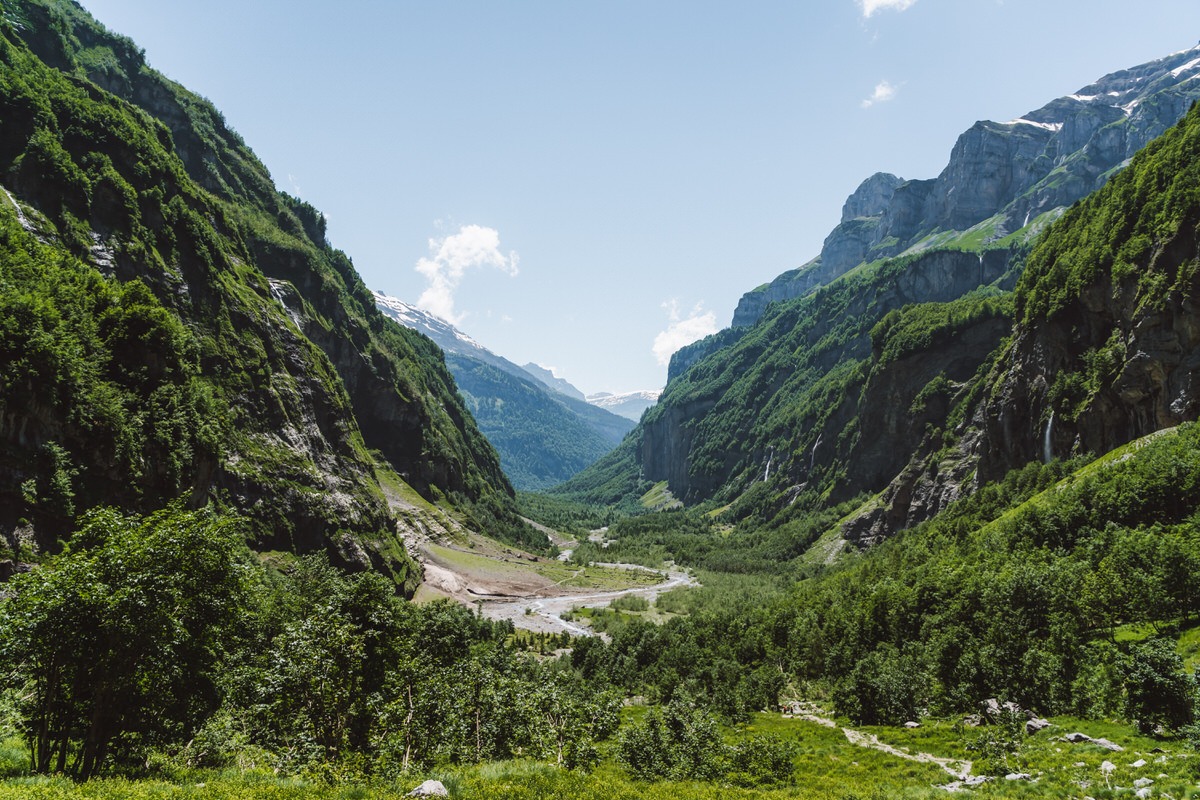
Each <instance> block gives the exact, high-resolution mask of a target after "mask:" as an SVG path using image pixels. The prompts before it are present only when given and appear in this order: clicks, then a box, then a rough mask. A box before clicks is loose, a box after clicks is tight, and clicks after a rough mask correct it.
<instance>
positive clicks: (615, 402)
mask: <svg viewBox="0 0 1200 800" xmlns="http://www.w3.org/2000/svg"><path fill="white" fill-rule="evenodd" d="M660 394H662V392H661V391H651V390H643V391H640V392H622V393H620V394H613V393H612V392H598V393H597V394H589V395H588V396H587V401H588V402H589V403H591V404H592V405H594V406H599V407H600V408H604V409H607V410H609V411H611V412H612V413H614V414H619V415H621V416H622V417H626V418H628V419H631V420H633V421H634V422H637V421H638V420H639V419H641V418H642V412H643V411H645V410H646V409H647V408H650V406H652V405H654V404H655V403H657V402H658V396H659V395H660Z"/></svg>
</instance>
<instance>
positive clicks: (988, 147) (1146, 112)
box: [733, 47, 1200, 326]
mask: <svg viewBox="0 0 1200 800" xmlns="http://www.w3.org/2000/svg"><path fill="white" fill-rule="evenodd" d="M1197 76H1200V47H1197V48H1193V49H1191V50H1186V51H1183V52H1180V53H1175V54H1173V55H1171V56H1168V57H1167V58H1163V59H1159V60H1157V61H1153V62H1150V63H1148V64H1143V65H1141V66H1138V67H1134V68H1132V69H1127V70H1122V71H1120V72H1115V73H1112V74H1110V75H1106V76H1104V77H1103V78H1101V79H1100V80H1098V81H1096V82H1095V83H1093V84H1091V85H1089V86H1086V87H1084V88H1082V89H1080V90H1079V91H1078V92H1076V93H1075V94H1072V95H1067V96H1066V97H1060V98H1058V99H1057V100H1054V101H1052V102H1050V103H1048V104H1046V105H1045V106H1043V107H1041V108H1039V109H1037V110H1036V111H1032V112H1030V113H1028V114H1025V115H1024V116H1022V117H1020V118H1018V119H1015V120H1012V121H1009V122H987V121H984V122H977V123H975V125H973V126H972V127H971V128H970V129H969V130H967V131H966V132H965V133H963V134H962V135H961V136H960V137H959V139H958V141H957V142H956V144H955V146H954V149H953V151H952V152H951V154H950V160H949V162H948V163H947V165H946V167H945V169H944V170H942V173H941V174H940V175H938V177H937V178H935V179H932V180H916V181H907V182H905V181H901V180H900V179H899V178H896V177H895V176H893V175H886V174H877V175H873V176H871V177H870V178H868V179H867V180H866V181H864V182H863V184H862V185H861V186H860V187H859V188H858V189H857V190H856V191H855V192H854V194H852V195H851V197H850V198H849V199H848V200H847V201H846V205H845V207H844V208H843V213H842V219H841V222H840V223H839V224H838V226H837V227H836V228H835V229H834V230H833V231H832V232H831V233H830V234H829V236H828V237H827V238H826V239H825V243H824V245H823V246H822V248H821V253H820V255H819V256H818V257H817V258H816V259H814V260H813V261H811V262H809V263H808V264H805V265H804V266H803V267H801V268H799V269H796V270H792V271H790V272H786V273H784V274H782V275H780V276H779V277H778V278H776V279H775V280H774V281H772V282H770V283H768V284H766V285H765V286H763V287H759V288H758V289H755V290H754V291H752V292H748V293H747V294H746V295H744V296H743V297H742V299H741V301H740V302H739V303H738V307H737V310H736V311H735V312H734V319H733V324H734V326H745V325H750V324H752V323H753V322H754V320H756V319H758V317H759V316H760V315H761V314H762V312H763V310H764V309H765V308H766V306H767V305H768V304H770V303H772V302H780V301H783V300H787V299H789V298H792V297H799V296H801V295H803V294H805V293H807V292H810V291H812V289H813V288H814V287H816V286H819V285H823V284H826V283H828V282H829V281H830V280H833V279H834V278H836V277H837V276H838V275H841V274H843V273H845V272H846V271H847V270H850V269H852V268H853V267H855V266H857V265H858V264H861V263H863V262H864V261H873V260H876V259H879V258H885V257H890V256H895V255H898V254H900V253H904V252H907V251H909V250H911V249H913V248H920V247H925V246H929V245H931V244H933V245H944V244H947V243H949V242H950V241H952V240H954V239H955V238H956V237H957V238H960V239H962V240H964V241H971V242H980V243H986V242H987V241H989V240H994V239H998V238H1001V237H1003V236H1005V235H1007V234H1010V233H1012V232H1015V231H1017V230H1019V229H1022V228H1024V227H1025V226H1027V225H1029V224H1030V223H1031V222H1034V221H1036V220H1037V219H1038V217H1040V216H1041V215H1042V214H1045V213H1047V212H1050V211H1052V210H1055V209H1062V208H1064V207H1067V206H1070V205H1071V204H1072V203H1074V202H1076V201H1077V200H1079V199H1080V198H1083V197H1085V196H1087V195H1088V194H1090V193H1091V192H1093V191H1095V190H1096V189H1097V188H1099V187H1100V186H1101V185H1103V183H1104V182H1105V181H1106V180H1107V179H1108V178H1109V177H1110V176H1111V175H1112V174H1113V173H1114V172H1115V171H1117V170H1119V169H1120V168H1122V167H1123V166H1124V165H1125V164H1126V163H1127V161H1128V159H1129V158H1130V157H1132V155H1133V154H1134V153H1136V152H1137V151H1138V150H1140V149H1141V148H1143V147H1144V146H1145V145H1146V144H1147V143H1148V142H1150V141H1151V140H1153V139H1154V138H1156V137H1158V136H1159V135H1161V134H1162V133H1163V132H1164V131H1165V130H1166V129H1167V128H1168V127H1170V126H1171V125H1173V124H1174V123H1175V122H1176V121H1177V120H1178V119H1179V118H1180V117H1182V116H1183V114H1184V113H1185V112H1186V111H1187V110H1188V108H1189V107H1190V106H1191V104H1192V103H1193V102H1194V101H1195V100H1196V99H1197V98H1200V81H1197V80H1195V78H1197ZM968 232H969V235H966V236H964V234H968Z"/></svg>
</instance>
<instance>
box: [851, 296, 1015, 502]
mask: <svg viewBox="0 0 1200 800" xmlns="http://www.w3.org/2000/svg"><path fill="white" fill-rule="evenodd" d="M1011 324H1012V323H1011V320H1010V319H1009V318H1008V317H1006V316H1002V315H996V316H985V317H982V318H981V319H979V320H978V321H976V322H973V323H972V324H970V325H968V326H966V327H963V328H960V329H956V330H955V331H954V335H953V337H952V338H948V339H942V340H940V341H938V342H937V345H938V346H936V347H930V348H927V349H921V350H918V351H916V352H914V353H912V354H910V355H907V356H905V357H904V358H901V359H899V360H897V361H895V362H892V363H890V364H888V365H886V366H885V367H884V368H883V369H881V370H878V371H877V372H874V373H873V374H872V375H871V378H870V380H868V382H867V385H866V386H865V387H864V389H863V393H862V397H861V399H860V401H859V403H858V407H859V408H861V409H862V410H863V413H862V414H861V415H860V417H859V420H860V422H859V435H858V436H857V438H856V439H855V441H854V444H853V446H852V447H851V448H850V450H849V452H848V453H846V454H845V461H846V462H847V463H850V464H853V465H854V469H853V470H851V471H848V473H847V475H846V476H845V478H844V479H843V480H842V482H841V483H840V484H839V486H838V489H837V491H836V493H835V495H834V499H835V500H837V501H840V500H845V499H849V498H851V497H854V496H855V495H856V494H858V493H860V492H873V491H877V490H878V489H879V488H880V487H882V486H886V485H887V484H888V483H889V482H890V481H891V480H892V478H894V477H895V476H896V475H897V474H898V473H899V472H900V470H901V469H903V468H904V466H905V465H906V464H907V462H908V460H909V458H910V454H911V453H913V452H915V451H916V450H918V449H919V447H920V446H921V443H922V441H923V440H925V439H926V437H928V436H929V432H928V431H927V427H929V426H933V427H940V426H942V425H943V424H944V423H945V420H946V418H947V416H948V415H949V413H950V410H951V407H952V404H953V401H954V399H955V398H956V397H957V396H959V395H960V394H961V392H962V391H963V390H964V388H965V387H966V386H967V384H968V382H969V381H970V380H971V378H973V377H974V376H975V374H976V372H977V371H978V369H979V367H980V365H981V364H983V363H985V361H986V360H987V357H988V356H989V355H990V354H991V353H992V352H993V351H994V350H995V349H996V347H997V346H998V345H999V344H1000V342H1001V340H1002V339H1003V338H1004V337H1005V336H1006V335H1007V334H1008V333H1009V331H1010V329H1011Z"/></svg>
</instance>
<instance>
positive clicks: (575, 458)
mask: <svg viewBox="0 0 1200 800" xmlns="http://www.w3.org/2000/svg"><path fill="white" fill-rule="evenodd" d="M446 363H447V366H448V367H449V369H450V370H451V372H452V373H453V374H454V379H455V382H456V383H457V385H458V390H459V392H460V393H462V395H463V399H464V401H465V404H466V407H467V410H468V411H470V412H471V415H472V416H473V417H474V418H475V421H476V424H478V426H479V430H480V431H481V432H482V433H483V434H484V435H485V436H486V437H487V439H488V441H489V442H491V444H492V446H493V447H495V448H496V451H497V452H498V453H499V455H500V464H501V466H503V467H504V473H505V475H507V476H508V478H509V480H510V481H511V482H512V484H513V486H514V487H516V488H517V489H519V490H522V491H539V490H542V489H547V488H549V487H550V486H553V485H555V484H558V483H561V482H562V481H564V480H566V479H567V478H570V477H571V476H572V475H574V474H576V473H577V472H579V471H580V470H582V469H583V468H584V467H587V466H588V465H590V464H592V463H593V462H595V461H596V460H597V459H598V458H600V457H601V456H603V455H604V454H605V453H607V452H609V451H610V450H612V449H613V447H615V446H616V445H617V444H618V443H619V442H620V440H621V437H622V436H623V435H624V433H627V432H628V431H629V429H631V428H632V427H633V423H632V422H629V421H628V420H624V419H623V418H620V417H615V415H608V416H609V417H612V418H613V422H608V421H607V420H596V419H594V418H593V415H592V412H596V411H600V410H599V409H595V408H594V407H592V406H586V404H582V405H584V406H586V407H585V408H579V407H578V406H579V405H580V404H578V403H577V401H574V400H573V399H572V398H568V397H566V396H565V395H559V394H558V393H556V392H553V391H550V390H547V389H546V388H545V387H542V386H540V385H538V384H536V383H535V382H534V381H532V379H531V380H522V379H520V378H517V377H515V376H513V375H510V374H509V373H507V372H505V371H503V370H501V369H498V368H496V367H494V366H491V365H489V364H486V363H484V362H482V361H479V360H476V359H473V358H469V357H465V356H460V355H455V354H447V356H446ZM601 413H607V412H601ZM614 423H615V424H616V426H617V427H616V428H615V430H612V431H609V430H606V429H605V428H602V427H601V425H604V426H607V427H611V426H612V425H613V424H614ZM625 423H628V424H627V425H626V424H625ZM613 434H615V435H613Z"/></svg>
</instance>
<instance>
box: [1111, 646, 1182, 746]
mask: <svg viewBox="0 0 1200 800" xmlns="http://www.w3.org/2000/svg"><path fill="white" fill-rule="evenodd" d="M1196 688H1197V687H1196V680H1195V677H1194V676H1193V675H1187V674H1185V673H1184V672H1183V660H1182V659H1180V657H1179V655H1178V654H1177V653H1176V652H1175V642H1174V641H1172V640H1170V639H1166V638H1155V639H1150V640H1149V641H1146V642H1142V643H1139V644H1137V645H1135V646H1134V647H1133V649H1132V652H1131V654H1130V659H1129V666H1128V669H1127V672H1126V673H1125V691H1126V695H1125V697H1126V700H1125V711H1126V713H1127V714H1128V715H1129V717H1130V719H1134V720H1136V721H1137V727H1138V730H1140V731H1141V732H1142V733H1152V732H1153V731H1154V730H1155V729H1157V728H1159V727H1162V728H1165V729H1167V730H1169V731H1178V730H1180V729H1182V728H1184V727H1185V726H1187V725H1190V724H1191V723H1193V722H1195V719H1196V703H1197V701H1200V696H1197V693H1196Z"/></svg>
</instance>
